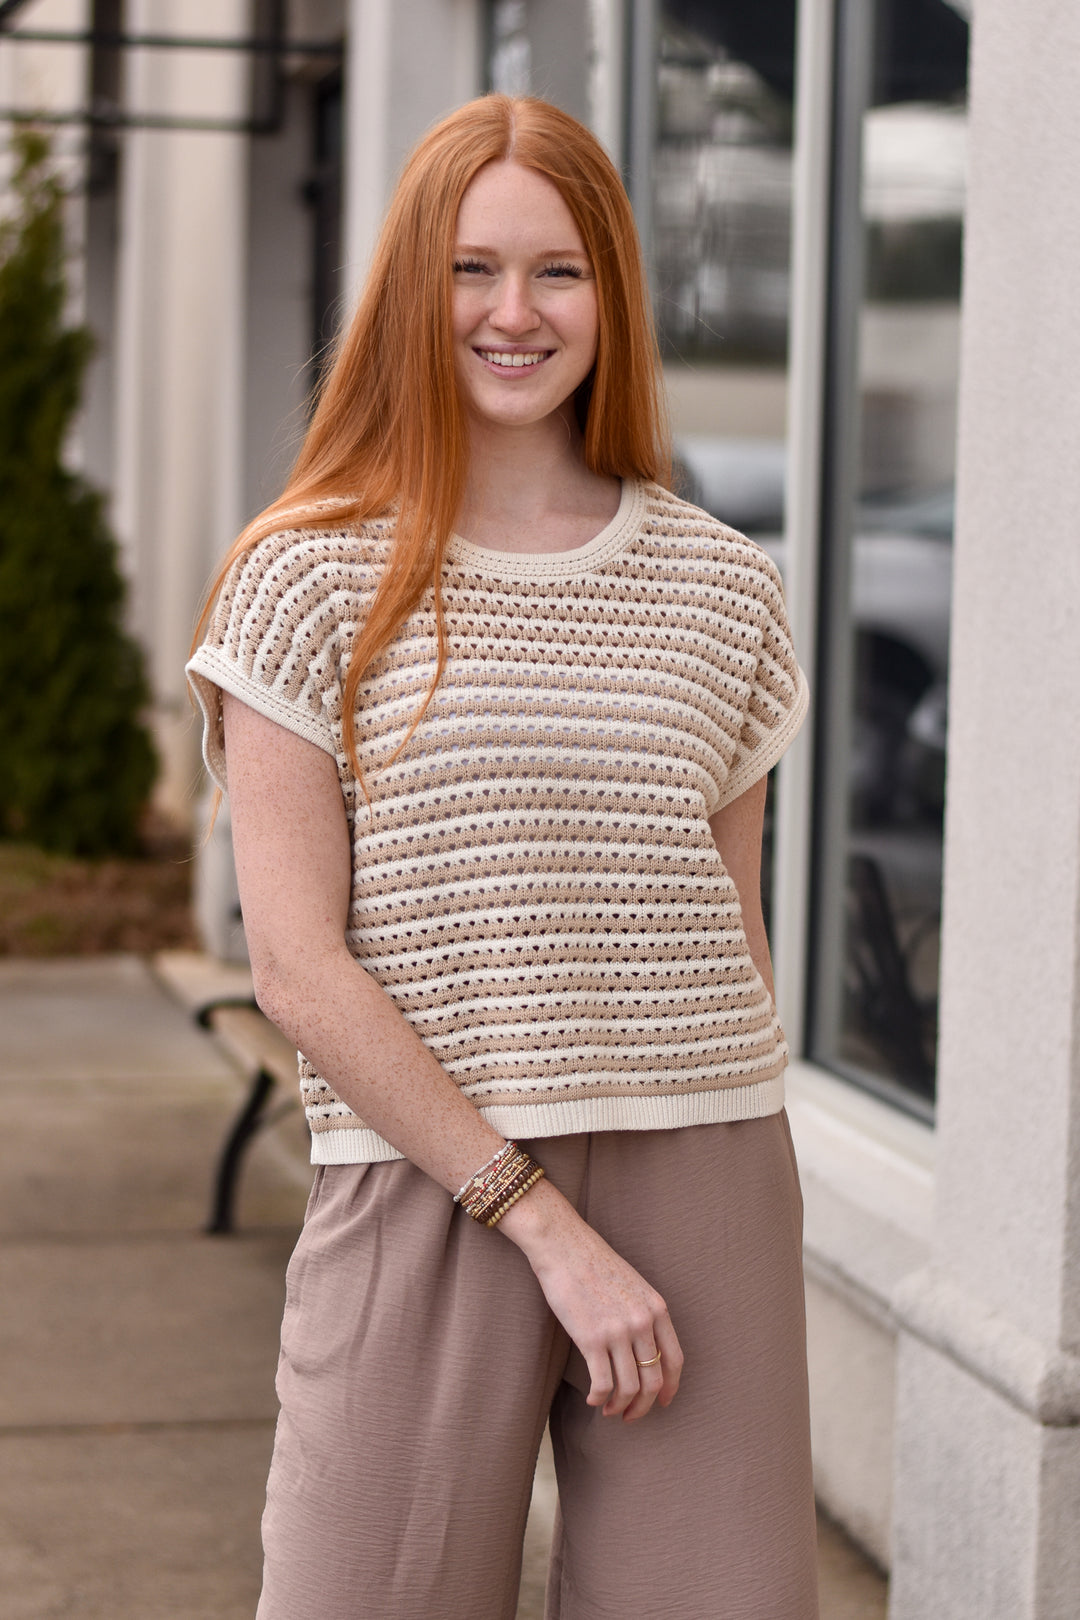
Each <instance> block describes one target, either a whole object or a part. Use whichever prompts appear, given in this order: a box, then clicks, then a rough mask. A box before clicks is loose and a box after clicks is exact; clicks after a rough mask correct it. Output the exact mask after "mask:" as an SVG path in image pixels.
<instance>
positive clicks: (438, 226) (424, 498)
mask: <svg viewBox="0 0 1080 1620" xmlns="http://www.w3.org/2000/svg"><path fill="white" fill-rule="evenodd" d="M500 161H504V162H505V161H510V162H514V163H518V164H520V165H521V166H522V167H523V168H527V169H533V170H535V171H536V172H537V173H538V174H542V175H545V176H546V177H547V178H548V179H549V180H550V181H552V183H553V184H554V185H555V186H556V187H557V189H558V191H559V192H560V194H561V196H562V198H563V200H564V201H565V203H566V205H567V207H568V208H569V209H570V212H571V214H572V215H573V216H574V221H575V223H576V225H577V227H578V230H579V231H580V233H581V238H582V241H583V243H584V246H585V251H586V253H587V254H588V256H589V259H590V261H591V263H592V266H593V271H594V274H595V277H596V293H597V308H598V317H599V323H598V324H599V330H598V338H597V350H596V363H595V365H594V367H593V371H592V373H591V374H590V376H589V377H588V378H587V379H586V381H585V383H583V384H582V387H581V389H580V390H579V395H578V399H577V402H576V403H577V407H578V419H579V421H580V422H581V424H582V427H583V433H584V441H585V461H586V464H587V465H588V467H589V468H590V469H591V470H592V471H593V472H595V473H599V474H603V475H607V476H615V477H619V478H651V479H655V480H656V481H657V482H660V483H664V484H666V483H667V482H668V481H669V479H670V468H671V460H670V446H669V439H668V433H667V423H666V413H665V409H664V402H663V392H662V387H661V381H660V364H659V354H658V350H657V345H656V336H655V331H654V327H653V321H652V311H651V307H650V300H649V295H648V288H647V283H646V279H645V274H644V267H643V264H642V257H641V248H640V245H639V242H638V236H637V230H636V227H635V224H634V216H633V212H632V210H631V207H630V203H629V200H628V199H627V196H626V192H625V190H624V188H623V184H622V181H621V180H620V178H619V175H618V173H617V171H616V170H615V168H614V166H613V164H612V163H611V160H610V159H609V157H608V156H607V154H606V152H605V151H604V149H603V147H602V146H601V145H600V143H599V141H598V140H597V139H596V137H595V136H594V135H593V134H592V133H591V132H590V131H589V130H587V129H586V128H585V126H584V125H583V124H579V123H578V121H577V120H576V119H574V118H571V117H570V116H569V114H568V113H565V112H562V111H560V109H559V108H558V107H554V106H552V105H551V104H550V103H549V102H546V101H540V100H537V99H536V98H535V97H532V96H514V97H511V96H504V95H489V96H482V97H481V98H480V99H479V100H477V101H470V102H468V103H467V104H466V105H465V106H463V107H459V108H458V109H457V111H456V112H453V113H451V114H450V115H449V116H448V117H447V118H444V119H443V120H442V121H441V123H438V124H436V125H435V127H434V128H433V129H431V130H429V132H428V133H427V134H426V135H425V136H424V138H423V139H422V140H421V141H420V143H419V145H418V146H417V147H416V148H415V150H414V151H413V153H412V156H411V157H410V158H409V160H408V162H407V164H406V165H405V169H404V172H403V173H402V176H401V179H400V181H399V182H398V186H397V190H396V191H395V193H394V197H393V200H392V202H391V204H390V208H389V212H388V213H387V216H386V221H385V224H384V225H383V229H382V233H381V235H380V237H379V241H378V245H377V247H376V249H375V254H374V258H373V260H372V264H371V269H370V271H369V273H368V278H367V282H366V285H365V287H364V291H363V295H362V297H361V299H360V302H359V305H358V307H357V309H356V313H355V314H354V316H353V318H352V321H351V322H350V323H349V326H348V328H347V329H346V331H345V332H344V334H343V336H342V338H341V339H340V342H339V345H338V349H337V353H336V356H335V359H334V362H333V365H332V367H331V368H330V370H329V373H328V375H327V377H326V380H325V382H324V384H323V387H322V390H321V393H320V397H319V401H318V406H317V408H316V410H315V413H314V416H313V417H312V421H311V425H310V427H309V428H308V431H307V435H306V437H305V439H304V442H303V445H302V447H301V449H300V453H299V455H298V456H297V459H296V464H295V466H294V467H293V470H292V474H291V476H290V478H289V481H288V484H287V485H286V487H285V489H284V490H283V491H282V494H281V495H280V497H279V498H278V499H277V500H276V501H274V502H273V503H272V505H270V506H268V507H267V508H266V510H265V511H263V512H261V513H260V514H259V516H258V517H257V518H255V519H254V521H253V522H251V523H249V524H248V526H247V528H246V529H245V530H244V531H243V533H242V534H241V535H240V537H239V539H238V540H237V541H236V543H235V545H234V546H233V547H232V549H231V551H230V552H229V554H228V556H227V557H226V558H225V561H224V562H223V563H222V566H221V569H220V571H219V573H218V574H217V577H216V578H215V580H214V581H213V584H212V586H211V589H210V595H209V600H208V603H207V606H206V608H205V609H204V611H203V613H202V615H201V617H200V620H199V624H198V628H197V630H196V634H195V639H196V642H197V641H198V640H199V638H200V637H201V636H202V634H203V631H204V629H205V626H206V621H207V619H208V617H209V614H210V610H211V607H212V605H213V602H214V600H215V598H216V596H217V593H218V591H219V590H220V588H221V585H222V582H223V580H224V579H225V576H226V575H227V574H228V572H229V570H230V568H231V567H232V565H233V563H234V562H235V561H236V559H237V558H238V557H240V556H242V555H243V554H244V553H245V552H247V551H249V550H250V549H251V548H252V547H253V546H255V545H256V544H257V543H258V542H259V541H260V540H262V539H263V538H265V536H266V535H268V534H272V533H273V532H274V531H275V530H276V529H281V528H286V527H288V528H296V527H318V526H320V525H322V524H325V523H326V522H327V521H328V519H329V521H331V522H334V523H335V524H336V523H338V522H345V523H355V522H362V521H363V520H364V519H367V518H373V517H378V516H381V515H384V514H385V513H387V512H388V511H389V510H392V509H395V508H396V515H395V522H394V538H393V542H392V545H391V549H390V552H389V555H388V559H387V562H386V566H385V569H384V572H383V575H382V579H381V581H380V583H379V587H378V589H377V591H376V593H375V596H374V599H373V601H372V604H371V608H370V611H369V613H368V616H367V620H366V622H365V624H364V627H363V629H362V631H361V633H360V635H359V636H358V637H357V639H356V642H355V644H354V646H353V649H352V655H351V658H350V663H349V669H348V673H347V676H346V680H345V689H344V692H343V694H342V695H343V704H344V742H345V747H346V750H347V752H348V755H349V758H350V759H351V761H352V764H353V768H354V769H355V770H356V772H357V776H358V777H359V776H360V768H359V761H358V759H357V751H356V719H355V711H356V693H357V688H358V686H359V683H360V681H361V679H362V678H363V675H364V672H365V670H367V669H368V668H369V667H370V665H371V664H372V662H373V661H374V660H375V659H376V658H377V657H378V656H379V654H380V653H381V652H382V651H383V649H384V648H385V647H386V646H388V644H389V643H390V642H391V641H392V640H393V638H394V636H395V635H396V634H397V631H398V630H399V628H400V626H401V625H402V623H403V622H404V620H405V619H406V618H407V617H408V615H409V614H410V613H411V612H412V610H413V608H414V607H415V606H416V605H417V603H418V602H419V601H420V599H421V597H422V596H423V594H424V592H425V591H426V589H427V588H428V587H429V586H431V587H432V588H433V590H434V597H435V613H436V623H437V625H438V662H437V665H436V671H435V678H434V680H433V682H432V685H431V690H430V691H429V692H428V694H427V697H426V698H425V700H424V703H423V705H422V706H421V708H420V710H419V712H418V714H417V716H416V718H415V720H414V722H413V727H412V728H411V729H410V735H411V730H412V729H415V726H416V725H417V724H419V721H420V719H421V718H422V716H423V713H424V710H425V709H426V707H427V704H428V702H429V701H430V699H431V695H432V693H433V692H434V690H435V687H436V686H437V685H438V682H439V678H440V676H441V675H442V671H443V669H444V667H445V664H446V656H447V647H446V632H445V625H444V619H443V607H442V599H441V593H440V589H439V583H440V579H441V576H442V564H443V557H444V555H445V551H446V546H447V542H448V540H449V538H450V535H451V533H452V532H453V528H454V523H455V521H456V519H457V516H458V513H459V511H460V508H461V503H462V498H463V495H464V491H465V480H466V476H467V472H468V438H467V430H466V423H465V414H464V411H463V409H462V405H461V401H460V398H459V395H458V388H457V381H456V376H455V370H454V356H453V347H452V337H451V331H452V328H451V299H452V287H453V268H452V267H453V253H454V240H455V231H456V225H457V215H458V209H459V207H460V205H461V199H462V197H463V196H464V194H465V190H466V187H467V186H468V185H469V182H470V181H471V180H472V178H473V176H474V175H475V174H476V173H477V172H478V170H480V169H482V168H483V167H484V165H485V164H487V163H496V162H500ZM316 503H319V509H318V510H312V508H313V507H315V505H316ZM327 503H331V504H330V506H329V508H328V505H327ZM407 740H408V739H406V741H407ZM402 746H404V744H402Z"/></svg>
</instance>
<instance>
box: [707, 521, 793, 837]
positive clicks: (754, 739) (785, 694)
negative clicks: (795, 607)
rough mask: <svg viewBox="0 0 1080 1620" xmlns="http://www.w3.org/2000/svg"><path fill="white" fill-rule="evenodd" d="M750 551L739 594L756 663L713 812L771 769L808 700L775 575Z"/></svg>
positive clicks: (772, 566) (767, 562)
mask: <svg viewBox="0 0 1080 1620" xmlns="http://www.w3.org/2000/svg"><path fill="white" fill-rule="evenodd" d="M755 551H757V565H756V567H755V568H754V570H753V572H752V575H751V576H750V578H749V579H748V580H747V582H746V584H745V586H744V590H745V591H746V593H747V595H748V597H749V598H750V601H751V602H752V621H753V623H754V627H755V631H756V638H755V639H756V641H757V662H756V666H755V669H754V674H753V678H752V680H751V682H750V684H749V688H748V690H747V692H746V698H745V705H744V708H743V711H742V726H741V729H740V732H739V740H738V744H737V746H736V750H735V754H734V757H733V759H732V761H731V765H730V768H729V771H728V776H727V780H726V781H725V783H724V786H723V790H722V792H721V794H720V798H719V801H718V803H717V809H720V808H722V806H723V805H725V804H730V803H731V802H732V800H734V799H737V798H738V797H739V795H740V794H741V793H745V792H746V790H747V788H749V787H752V786H753V784H754V783H755V782H756V781H758V780H759V779H760V778H761V777H763V776H765V775H766V774H767V773H768V772H769V771H770V770H771V769H772V767H773V766H774V765H775V764H776V762H777V760H778V759H779V758H780V756H781V754H783V753H784V751H785V749H786V748H787V747H788V744H789V743H790V742H791V741H792V739H793V737H794V736H795V734H796V732H797V731H798V730H799V727H800V726H801V725H802V723H803V720H804V719H805V718H806V711H807V707H808V705H809V701H810V689H809V686H808V685H807V681H806V676H805V675H804V674H803V672H802V670H801V669H800V668H799V665H798V663H797V661H796V658H795V648H794V646H793V644H792V639H791V627H790V625H789V624H788V616H787V608H786V606H785V603H784V590H783V586H782V584H781V582H780V574H779V571H778V570H777V568H776V565H775V563H773V561H772V559H771V558H770V557H769V556H768V555H767V554H766V553H765V552H763V551H758V548H756V547H755Z"/></svg>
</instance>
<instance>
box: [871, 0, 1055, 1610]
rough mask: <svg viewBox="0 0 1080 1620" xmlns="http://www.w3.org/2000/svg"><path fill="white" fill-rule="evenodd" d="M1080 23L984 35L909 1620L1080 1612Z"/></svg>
mask: <svg viewBox="0 0 1080 1620" xmlns="http://www.w3.org/2000/svg"><path fill="white" fill-rule="evenodd" d="M1077 63H1080V10H1078V9H1077V8H1076V7H1075V6H1068V5H1063V4H1060V3H1059V0H1028V3H1027V4H1026V5H1024V6H1015V5H1012V4H1010V3H1009V0H980V3H979V5H977V6H976V7H975V11H974V27H973V59H972V73H971V174H970V184H969V192H968V196H969V202H968V214H967V227H966V239H965V287H964V300H963V339H962V362H961V394H960V439H959V508H958V530H957V537H956V564H955V566H956V583H955V589H954V593H953V595H954V602H955V609H954V624H953V633H952V649H953V651H952V680H951V700H950V717H949V804H948V818H947V828H946V864H945V913H944V919H945V920H944V940H943V968H942V1002H941V1004H942V1015H943V1023H942V1032H941V1058H940V1109H939V1121H938V1137H939V1153H938V1162H937V1208H936V1216H935V1234H934V1245H933V1259H932V1262H931V1266H930V1268H929V1270H927V1271H926V1272H923V1273H921V1274H918V1275H917V1276H916V1277H914V1278H911V1279H908V1281H907V1282H906V1283H905V1284H904V1285H903V1287H902V1289H901V1292H900V1295H899V1297H898V1299H897V1301H896V1304H897V1309H898V1313H899V1316H900V1320H901V1324H902V1333H901V1348H900V1385H899V1395H898V1415H897V1424H898V1431H897V1459H898V1460H897V1472H896V1493H895V1502H896V1507H895V1519H894V1535H893V1541H894V1548H893V1580H892V1602H891V1608H890V1614H891V1616H892V1620H927V1617H928V1616H943V1617H944V1616H947V1617H948V1620H1075V1617H1076V1615H1077V1614H1078V1613H1080V1173H1078V1172H1080V948H1078V946H1080V939H1078V928H1080V698H1078V694H1080V545H1078V542H1077V523H1078V519H1077V513H1078V511H1080V454H1078V452H1077V446H1078V445H1080V383H1078V378H1080V306H1078V302H1077V297H1076V267H1077V265H1078V264H1080V191H1078V189H1077V183H1076V176H1077V173H1078V170H1080V126H1078V124H1077V120H1076V92H1077V86H1078V73H1077V67H1076V64H1077Z"/></svg>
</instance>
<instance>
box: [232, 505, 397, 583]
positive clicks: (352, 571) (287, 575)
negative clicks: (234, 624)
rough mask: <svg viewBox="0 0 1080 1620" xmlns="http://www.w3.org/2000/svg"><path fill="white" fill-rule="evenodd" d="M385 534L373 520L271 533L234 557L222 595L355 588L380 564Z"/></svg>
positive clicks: (381, 523)
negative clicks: (338, 587) (342, 587)
mask: <svg viewBox="0 0 1080 1620" xmlns="http://www.w3.org/2000/svg"><path fill="white" fill-rule="evenodd" d="M387 531H388V524H387V523H386V522H384V521H382V520H378V519H375V520H371V521H368V522H365V523H361V524H352V525H348V524H342V525H323V524H319V525H318V526H314V525H304V526H303V527H300V526H297V527H295V528H282V529H275V530H274V532H273V533H272V534H268V535H265V536H264V537H263V538H262V539H261V540H257V541H256V542H255V544H254V545H252V546H250V547H249V548H248V549H247V550H246V551H244V552H242V553H241V554H240V556H238V557H237V558H236V560H235V561H234V563H233V565H232V567H231V568H230V570H229V573H228V576H227V578H226V582H225V587H224V591H228V592H230V593H239V594H244V595H251V594H258V595H260V596H263V597H270V598H280V597H283V596H286V595H289V594H291V593H295V592H296V591H297V590H298V589H299V590H305V591H310V590H312V589H315V590H320V589H324V590H333V589H334V588H335V586H336V585H338V584H346V585H347V586H348V587H349V588H351V589H356V587H357V586H358V585H362V584H363V583H364V582H366V581H367V580H368V578H369V576H373V575H374V574H375V572H376V571H377V570H378V568H379V567H380V566H381V563H382V561H383V559H384V556H385V552H386V544H387ZM224 591H223V594H224Z"/></svg>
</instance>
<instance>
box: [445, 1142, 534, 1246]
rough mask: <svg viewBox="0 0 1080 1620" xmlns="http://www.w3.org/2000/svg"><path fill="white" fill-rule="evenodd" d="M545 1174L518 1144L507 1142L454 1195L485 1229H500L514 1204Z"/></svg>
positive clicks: (457, 1201) (455, 1200)
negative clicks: (498, 1227)
mask: <svg viewBox="0 0 1080 1620" xmlns="http://www.w3.org/2000/svg"><path fill="white" fill-rule="evenodd" d="M543 1174H544V1171H543V1168H542V1166H541V1165H538V1164H537V1162H536V1160H535V1159H533V1158H530V1156H529V1154H527V1153H526V1152H525V1149H524V1148H522V1147H519V1146H518V1144H517V1143H516V1142H506V1143H504V1144H503V1146H502V1147H501V1148H500V1149H499V1151H498V1153H496V1154H495V1155H494V1156H493V1157H492V1158H490V1159H489V1160H488V1162H487V1164H485V1165H482V1166H481V1167H480V1169H479V1170H478V1171H477V1172H476V1174H475V1175H473V1176H470V1177H469V1179H468V1181H467V1182H466V1183H465V1185H464V1186H463V1187H462V1188H461V1190H460V1191H459V1192H457V1193H455V1195H454V1203H455V1204H460V1205H461V1207H462V1209H463V1210H464V1211H465V1213H466V1214H467V1215H470V1216H471V1217H472V1219H473V1220H474V1221H479V1222H480V1224H481V1225H483V1226H497V1225H498V1223H499V1222H500V1221H501V1220H502V1218H503V1216H504V1215H505V1214H506V1212H507V1210H508V1209H510V1207H511V1206H512V1205H513V1204H516V1203H517V1201H518V1199H519V1198H523V1197H524V1196H525V1194H526V1193H527V1192H528V1191H529V1188H530V1187H535V1185H536V1183H537V1182H538V1181H539V1180H540V1178H541V1176H542V1175H543Z"/></svg>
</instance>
